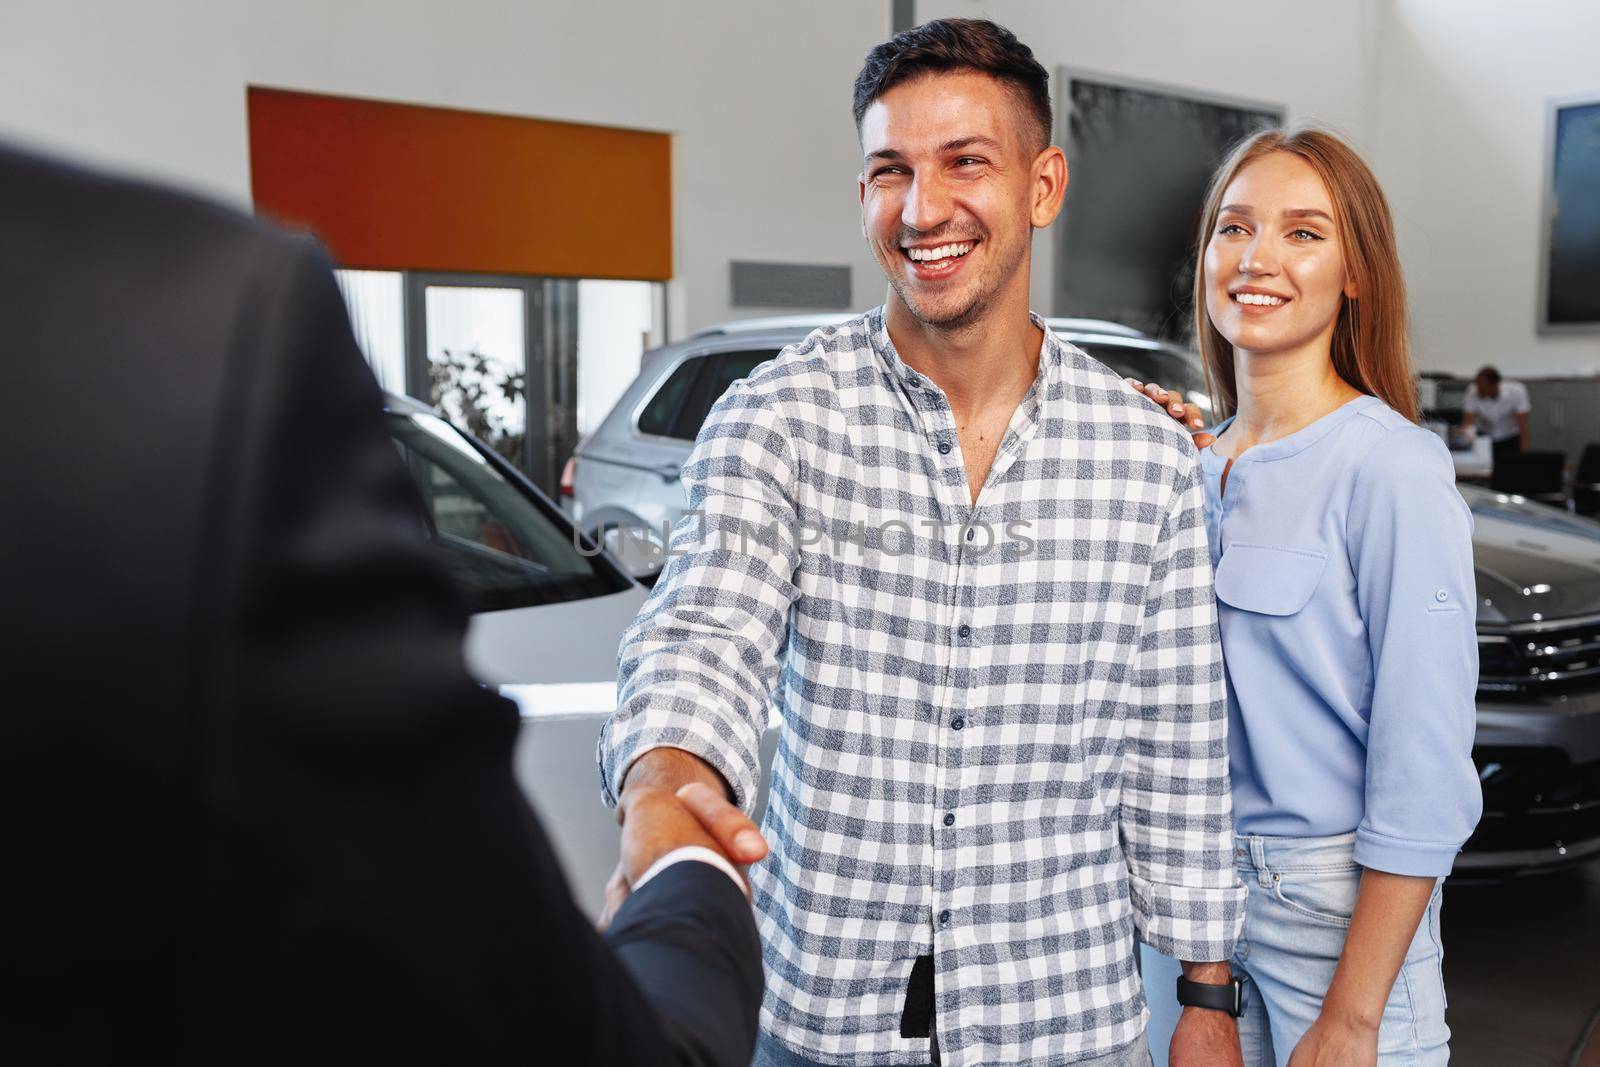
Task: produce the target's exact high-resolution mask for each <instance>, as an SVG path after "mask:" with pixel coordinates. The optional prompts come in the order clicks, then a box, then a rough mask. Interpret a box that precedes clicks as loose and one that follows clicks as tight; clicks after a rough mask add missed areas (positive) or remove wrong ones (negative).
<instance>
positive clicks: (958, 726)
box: [950, 715, 967, 730]
mask: <svg viewBox="0 0 1600 1067" xmlns="http://www.w3.org/2000/svg"><path fill="white" fill-rule="evenodd" d="M966 727H967V720H966V719H963V718H962V717H961V716H959V715H957V716H956V719H955V722H952V723H951V724H950V729H952V730H964V729H966Z"/></svg>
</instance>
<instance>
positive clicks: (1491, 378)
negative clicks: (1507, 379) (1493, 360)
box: [1478, 367, 1500, 385]
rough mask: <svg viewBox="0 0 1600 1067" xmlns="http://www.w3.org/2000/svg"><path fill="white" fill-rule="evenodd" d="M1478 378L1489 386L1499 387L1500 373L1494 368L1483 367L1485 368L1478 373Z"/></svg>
mask: <svg viewBox="0 0 1600 1067" xmlns="http://www.w3.org/2000/svg"><path fill="white" fill-rule="evenodd" d="M1478 377H1480V378H1482V379H1483V380H1484V381H1486V382H1488V383H1489V384H1490V385H1499V384H1500V372H1499V371H1498V370H1496V369H1495V368H1494V367H1485V368H1483V369H1482V370H1481V371H1479V372H1478Z"/></svg>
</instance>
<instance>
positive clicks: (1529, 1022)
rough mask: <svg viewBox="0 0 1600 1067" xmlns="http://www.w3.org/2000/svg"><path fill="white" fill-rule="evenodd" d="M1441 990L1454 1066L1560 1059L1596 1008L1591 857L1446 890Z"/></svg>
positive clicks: (1535, 1064) (1536, 1065)
mask: <svg viewBox="0 0 1600 1067" xmlns="http://www.w3.org/2000/svg"><path fill="white" fill-rule="evenodd" d="M1444 899H1445V904H1444V940H1445V958H1444V974H1445V988H1446V991H1447V993H1448V994H1449V998H1450V1008H1449V1021H1450V1029H1451V1031H1452V1033H1453V1035H1454V1036H1453V1037H1452V1039H1451V1042H1450V1044H1451V1051H1452V1055H1451V1061H1450V1062H1451V1063H1452V1064H1454V1065H1457V1067H1522V1065H1525V1064H1526V1065H1530V1067H1545V1065H1549V1067H1566V1065H1567V1064H1568V1063H1569V1062H1571V1063H1572V1064H1573V1067H1577V1065H1578V1064H1580V1063H1581V1064H1582V1067H1590V1065H1591V1064H1600V1044H1597V1045H1596V1046H1595V1048H1594V1049H1593V1050H1591V1051H1590V1052H1589V1053H1588V1055H1587V1056H1585V1057H1583V1058H1582V1059H1581V1060H1573V1061H1569V1057H1570V1056H1572V1054H1573V1053H1574V1046H1575V1044H1576V1043H1577V1041H1578V1039H1579V1037H1580V1036H1581V1034H1582V1032H1583V1029H1584V1026H1585V1024H1586V1023H1587V1022H1588V1021H1589V1020H1590V1018H1591V1017H1592V1016H1593V1015H1594V1012H1595V1011H1596V1009H1600V862H1597V863H1590V864H1588V865H1586V866H1584V867H1581V868H1579V869H1578V870H1576V871H1573V872H1569V873H1566V874H1561V875H1548V876H1544V877H1540V878H1526V879H1522V880H1519V881H1515V882H1508V883H1502V884H1499V885H1486V886H1470V885H1467V886H1457V885H1448V886H1446V888H1445V898H1444Z"/></svg>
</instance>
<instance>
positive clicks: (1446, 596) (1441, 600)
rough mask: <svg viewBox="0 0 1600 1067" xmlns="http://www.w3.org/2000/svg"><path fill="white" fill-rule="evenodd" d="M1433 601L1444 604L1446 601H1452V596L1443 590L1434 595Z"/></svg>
mask: <svg viewBox="0 0 1600 1067" xmlns="http://www.w3.org/2000/svg"><path fill="white" fill-rule="evenodd" d="M1433 599H1435V600H1437V601H1438V602H1439V603H1441V604H1443V603H1444V602H1445V601H1446V600H1449V599H1450V594H1449V593H1447V592H1445V591H1444V590H1443V589H1441V590H1439V591H1438V592H1437V593H1435V594H1433Z"/></svg>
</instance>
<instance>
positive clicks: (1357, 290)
mask: <svg viewBox="0 0 1600 1067" xmlns="http://www.w3.org/2000/svg"><path fill="white" fill-rule="evenodd" d="M1344 295H1345V296H1347V297H1349V298H1350V299H1351V300H1354V299H1356V297H1358V296H1360V295H1361V287H1360V286H1358V285H1357V284H1356V280H1355V279H1354V278H1351V279H1350V280H1349V281H1347V282H1345V283H1344Z"/></svg>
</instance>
